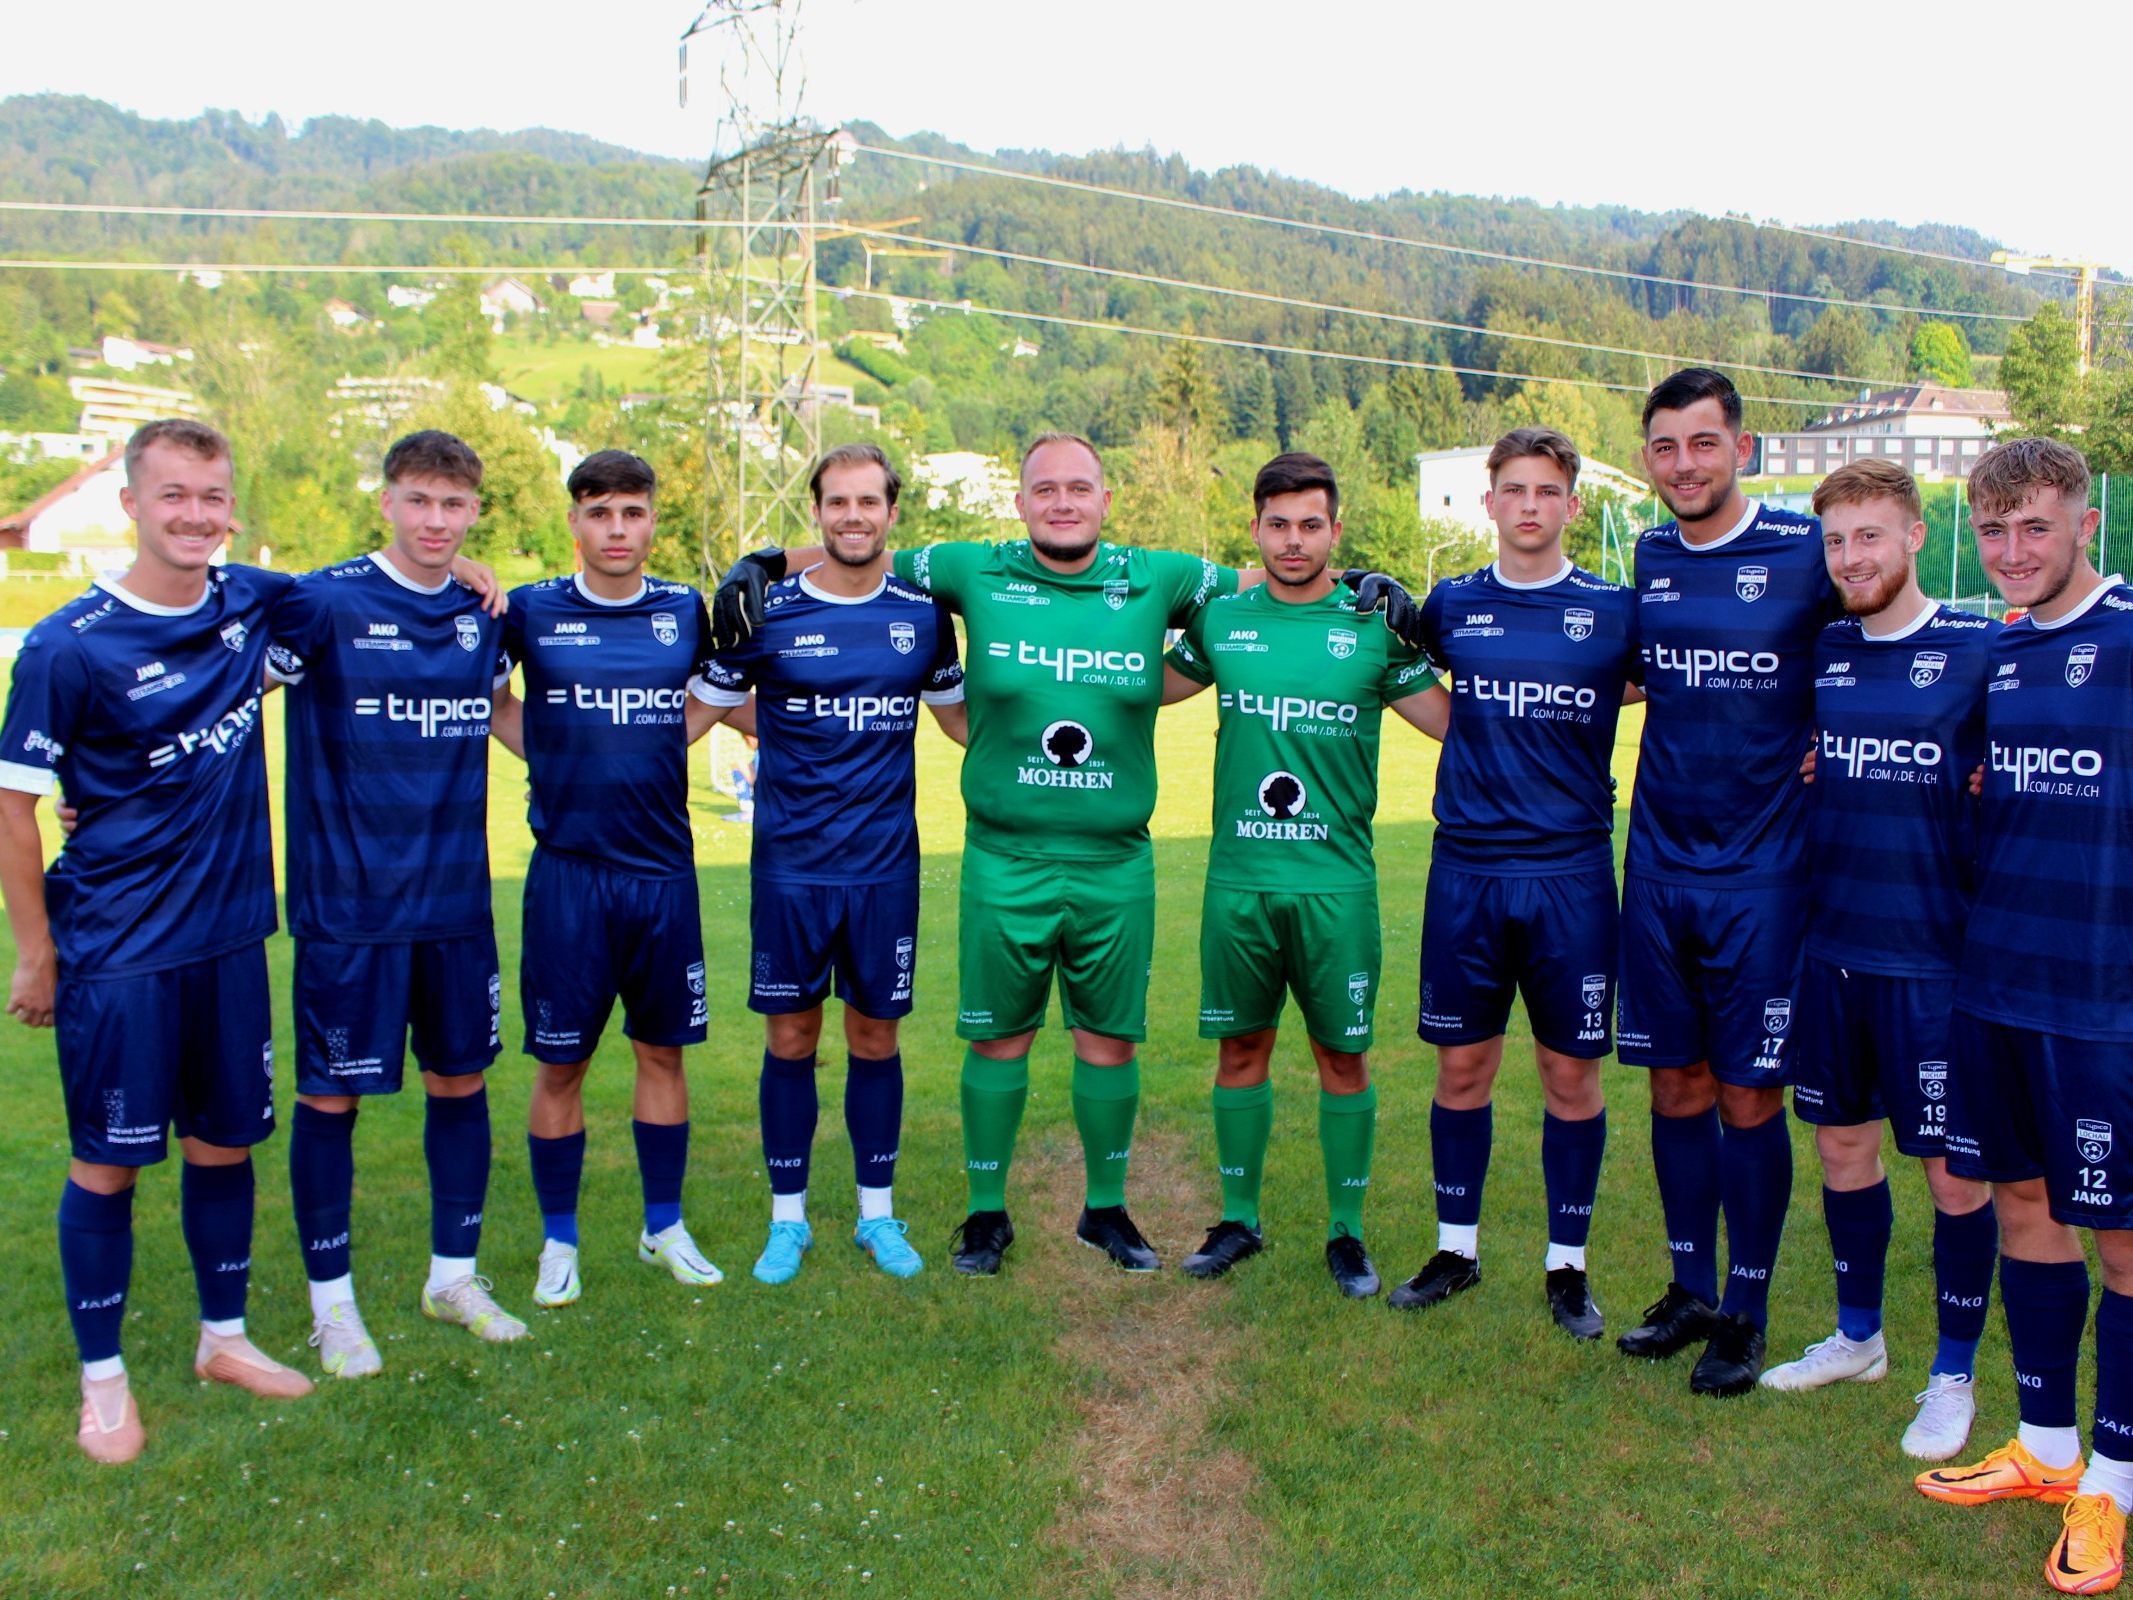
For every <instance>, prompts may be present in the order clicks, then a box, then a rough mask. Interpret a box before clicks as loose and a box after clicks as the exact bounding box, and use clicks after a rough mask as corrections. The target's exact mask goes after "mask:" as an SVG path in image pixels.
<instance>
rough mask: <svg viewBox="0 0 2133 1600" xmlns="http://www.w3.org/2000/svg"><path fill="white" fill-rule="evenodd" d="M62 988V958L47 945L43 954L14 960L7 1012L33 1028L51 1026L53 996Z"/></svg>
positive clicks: (8, 989)
mask: <svg viewBox="0 0 2133 1600" xmlns="http://www.w3.org/2000/svg"><path fill="white" fill-rule="evenodd" d="M58 987H59V957H58V956H57V955H56V954H55V953H54V952H53V950H52V949H51V947H50V946H49V945H48V946H46V947H45V949H44V951H43V952H42V953H41V954H24V955H21V956H18V957H17V958H16V959H15V977H14V981H13V982H12V983H10V984H9V985H8V987H7V1014H8V1015H9V1016H11V1017H19V1018H21V1020H22V1021H23V1022H24V1023H26V1024H27V1025H28V1026H30V1027H32V1028H49V1027H50V1026H51V1025H52V997H53V994H54V992H55V991H56V990H57V989H58Z"/></svg>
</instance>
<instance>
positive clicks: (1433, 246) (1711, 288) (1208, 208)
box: [850, 144, 2029, 322]
mask: <svg viewBox="0 0 2133 1600" xmlns="http://www.w3.org/2000/svg"><path fill="white" fill-rule="evenodd" d="M850 148H851V149H854V150H856V151H859V152H862V153H864V154H866V155H875V156H887V157H889V158H890V159H892V160H896V161H911V162H916V163H918V164H920V165H922V166H936V167H950V168H953V169H955V170H956V171H959V172H974V173H978V174H981V175H983V176H985V177H988V178H1009V179H1013V180H1014V181H1016V182H1019V183H1036V184H1043V185H1046V186H1048V187H1051V188H1057V189H1072V190H1077V191H1079V192H1081V193H1083V194H1094V195H1101V196H1103V197H1105V198H1107V199H1113V200H1137V201H1139V202H1140V203H1141V204H1143V205H1151V206H1167V207H1169V208H1170V209H1172V210H1176V211H1193V212H1198V213H1200V214H1201V215H1203V216H1214V217H1228V218H1231V219H1233V220H1235V221H1239V222H1263V223H1267V224H1269V225H1271V226H1273V227H1277V228H1294V229H1297V230H1299V231H1301V232H1306V233H1323V234H1328V235H1331V236H1333V237H1335V238H1341V239H1356V240H1361V241H1363V242H1364V243H1368V244H1389V245H1399V246H1402V247H1404V248H1406V249H1409V250H1432V251H1437V252H1439V253H1441V254H1444V255H1457V256H1474V257H1477V258H1479V259H1481V260H1484V261H1500V262H1503V263H1505V264H1507V265H1510V266H1520V267H1542V268H1546V269H1547V270H1549V271H1551V272H1576V273H1582V274H1584V275H1586V276H1588V277H1595V278H1615V279H1621V280H1624V281H1627V282H1631V283H1651V284H1662V285H1665V286H1668V287H1670V288H1676V289H1700V290H1703V291H1705V292H1707V293H1711V294H1732V295H1741V296H1744V297H1748V298H1752V299H1757V300H1794V301H1799V302H1802V303H1804V304H1808V305H1825V306H1848V307H1851V308H1852V309H1854V310H1859V311H1884V312H1904V313H1907V314H1910V315H1914V316H1921V317H1960V318H1965V319H1967V320H1969V321H1973V322H2027V321H2028V320H2029V319H2028V318H2027V317H2022V316H2017V315H2015V314H2014V313H2012V312H2007V311H1954V310H1949V309H1946V308H1943V307H1938V306H1908V305H1887V304H1883V303H1881V302H1880V301H1875V300H1846V299H1842V298H1840V297H1838V296H1835V295H1820V294H1799V293H1795V292H1793V291H1791V290H1786V289H1751V288H1746V287H1744V286H1742V285H1740V284H1735V283H1703V282H1700V281H1698V280H1696V279H1694V278H1670V277H1666V276H1664V275H1663V274H1660V273H1654V272H1631V271H1629V270H1628V269H1627V268H1624V267H1594V266H1587V265H1584V264H1582V263H1580V262H1574V261H1550V260H1548V259H1546V258H1544V257H1540V256H1522V255H1515V254H1513V253H1511V252H1509V251H1504V250H1486V249H1483V248H1481V247H1480V246H1478V245H1465V244H1446V243H1444V242H1443V241H1441V240H1437V239H1416V238H1411V237H1407V236H1404V235H1400V234H1392V233H1373V232H1371V231H1369V230H1368V229H1364V228H1346V227H1342V226H1341V225H1339V224H1338V223H1332V222H1307V221H1304V220H1303V219H1301V218H1298V217H1277V216H1273V215H1270V214H1269V213H1267V212H1263V211H1240V210H1238V209H1236V208H1235V207H1232V206H1217V205H1209V204H1208V203H1206V202H1205V201H1200V200H1185V199H1181V198H1179V197H1177V196H1175V195H1161V194H1146V193H1143V192H1142V191H1140V190H1138V189H1116V188H1112V187H1111V186H1110V185H1108V184H1101V183H1085V182H1083V181H1082V180H1080V179H1078V178H1059V177H1054V176H1052V175H1051V174H1049V173H1038V172H1016V171H1014V170H1012V169H1011V168H1007V167H988V166H985V165H983V164H981V163H979V162H975V161H951V160H949V159H948V158H947V157H946V156H925V155H918V154H916V153H915V152H912V151H909V150H892V149H889V148H887V147H886V146H883V145H873V144H854V145H852V146H850Z"/></svg>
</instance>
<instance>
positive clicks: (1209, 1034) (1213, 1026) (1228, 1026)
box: [1114, 1015, 1309, 1039]
mask: <svg viewBox="0 0 2133 1600" xmlns="http://www.w3.org/2000/svg"><path fill="white" fill-rule="evenodd" d="M1280 1026H1281V1018H1280V1016H1278V1015H1277V1016H1275V1017H1274V1018H1273V1019H1272V1020H1271V1021H1268V1022H1258V1023H1252V1024H1249V1025H1247V1024H1244V1023H1206V1022H1203V1023H1201V1024H1200V1037H1201V1038H1203V1039H1247V1038H1250V1037H1251V1036H1252V1035H1253V1034H1255V1033H1265V1032H1267V1031H1268V1030H1270V1029H1273V1028H1278V1027H1280ZM1305 1031H1306V1032H1308V1031H1309V1030H1308V1029H1307V1030H1305ZM1114 1037H1115V1036H1114Z"/></svg>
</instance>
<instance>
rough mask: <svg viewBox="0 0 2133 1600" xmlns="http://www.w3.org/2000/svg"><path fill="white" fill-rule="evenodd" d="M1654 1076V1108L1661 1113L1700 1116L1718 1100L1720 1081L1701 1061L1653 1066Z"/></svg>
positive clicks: (1664, 1115)
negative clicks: (1689, 1063) (1682, 1065)
mask: <svg viewBox="0 0 2133 1600" xmlns="http://www.w3.org/2000/svg"><path fill="white" fill-rule="evenodd" d="M1651 1080H1652V1081H1651V1088H1652V1110H1653V1111H1654V1112H1655V1113H1657V1114H1658V1115H1659V1116H1662V1117H1700V1116H1702V1115H1703V1114H1704V1113H1705V1112H1706V1111H1708V1110H1710V1109H1711V1107H1712V1106H1714V1105H1716V1104H1717V1103H1718V1084H1717V1081H1716V1080H1715V1079H1713V1078H1712V1076H1711V1069H1710V1068H1709V1067H1708V1066H1705V1065H1703V1064H1702V1063H1701V1062H1699V1063H1698V1064H1697V1065H1695V1066H1693V1067H1654V1068H1653V1069H1652V1074H1651Z"/></svg>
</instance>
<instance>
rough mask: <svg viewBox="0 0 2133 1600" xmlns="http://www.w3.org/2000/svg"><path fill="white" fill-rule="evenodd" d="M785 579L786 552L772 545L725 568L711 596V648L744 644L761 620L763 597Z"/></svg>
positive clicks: (728, 648)
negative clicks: (780, 580) (724, 573)
mask: <svg viewBox="0 0 2133 1600" xmlns="http://www.w3.org/2000/svg"><path fill="white" fill-rule="evenodd" d="M784 576H785V552H784V551H783V550H780V549H778V548H777V547H776V546H775V545H772V546H770V547H769V548H767V549H763V550H751V551H749V552H748V554H746V555H744V556H742V557H741V559H740V560H738V561H736V562H734V563H733V565H732V566H730V567H728V568H727V569H726V576H725V577H724V578H722V579H720V580H719V585H718V589H717V592H716V593H714V594H713V595H712V596H711V648H712V649H713V650H732V649H735V648H737V647H738V646H740V645H743V644H745V643H747V641H748V636H749V635H750V634H752V633H754V632H755V630H756V628H757V627H758V626H759V625H760V624H761V623H762V621H763V596H764V595H765V594H767V593H768V592H769V590H770V586H771V585H772V584H774V583H776V582H777V581H778V580H779V579H780V578H782V577H784Z"/></svg>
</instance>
